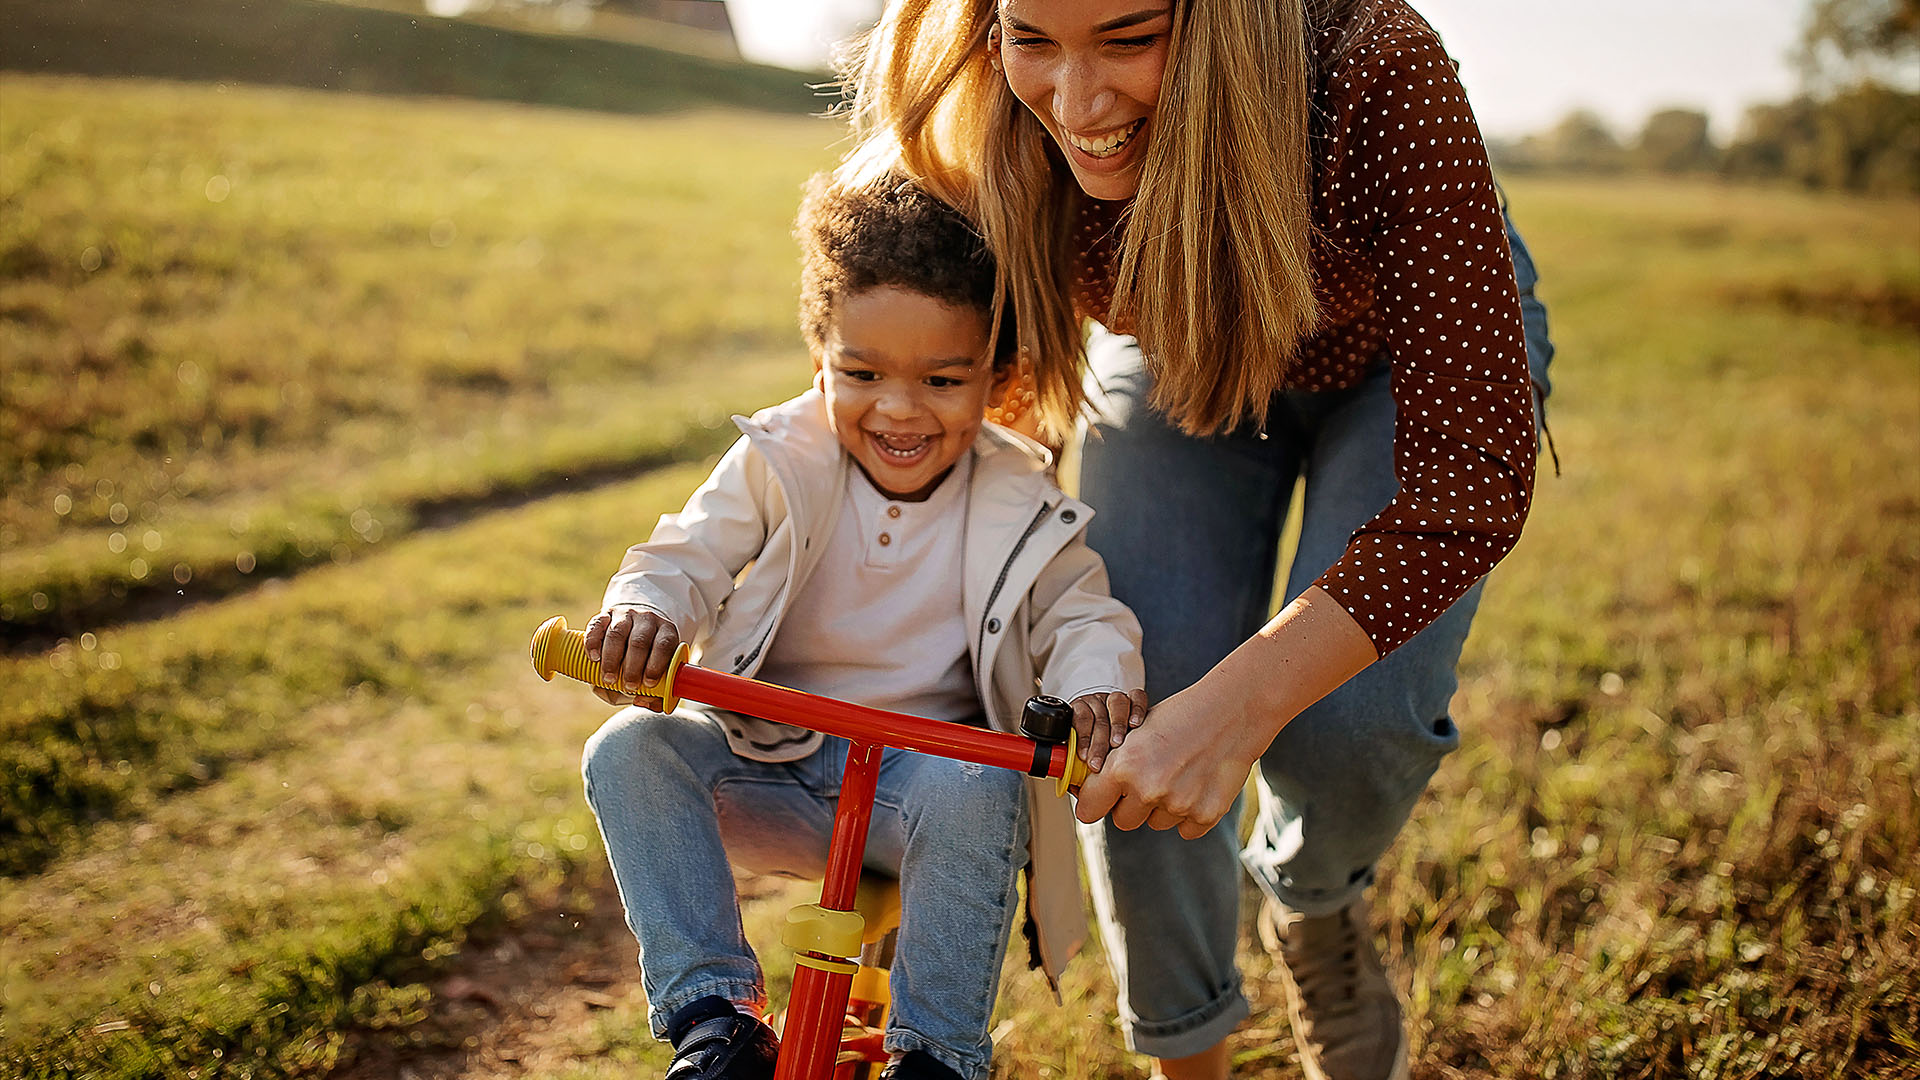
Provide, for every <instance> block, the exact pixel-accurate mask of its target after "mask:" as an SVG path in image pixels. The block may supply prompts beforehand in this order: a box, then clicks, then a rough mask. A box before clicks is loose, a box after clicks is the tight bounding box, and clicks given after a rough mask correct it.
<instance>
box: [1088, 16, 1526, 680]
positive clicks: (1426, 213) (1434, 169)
mask: <svg viewBox="0 0 1920 1080" xmlns="http://www.w3.org/2000/svg"><path fill="white" fill-rule="evenodd" d="M1324 41H1325V39H1324V38H1323V42H1324ZM1316 107H1317V108H1319V109H1320V110H1321V112H1322V115H1323V116H1324V117H1325V124H1324V126H1323V130H1322V131H1321V132H1320V133H1319V134H1318V135H1316V137H1315V140H1314V143H1313V147H1314V155H1315V161H1314V166H1315V196H1314V212H1315V222H1316V225H1317V226H1318V227H1319V230H1320V235H1319V236H1318V237H1316V238H1315V243H1314V248H1313V268H1314V275H1315V284H1316V286H1317V289H1318V295H1319V300H1320V304H1321V316H1320V323H1319V325H1318V327H1317V328H1316V330H1315V331H1314V333H1313V334H1312V336H1311V337H1309V338H1308V339H1306V340H1305V341H1303V342H1302V343H1301V346H1300V350H1299V352H1298V354H1297V355H1296V356H1295V358H1294V361H1293V367H1292V369H1291V370H1290V371H1289V372H1288V374H1287V376H1286V378H1285V380H1284V382H1283V386H1284V387H1285V388H1286V389H1289V390H1335V389H1343V388H1346V387H1350V386H1354V385H1357V384H1358V383H1360V382H1361V381H1362V380H1363V379H1364V378H1365V377H1366V376H1367V375H1368V374H1369V373H1370V372H1371V371H1372V370H1373V369H1374V368H1375V367H1376V366H1377V365H1380V364H1387V365H1390V366H1391V369H1392V393H1393V398H1394V402H1395V408H1396V414H1395V424H1394V436H1393V459H1394V472H1395V475H1396V476H1397V478H1398V480H1399V483H1400V488H1399V492H1398V494H1396V495H1395V496H1394V498H1393V501H1391V502H1389V503H1388V504H1387V506H1386V508H1385V509H1383V510H1381V511H1380V513H1379V514H1378V515H1377V516H1375V517H1374V518H1373V520H1371V521H1368V522H1367V523H1366V524H1364V525H1362V526H1361V527H1360V528H1359V529H1358V530H1357V531H1356V532H1355V533H1354V534H1353V539H1352V541H1351V542H1349V544H1348V545H1347V550H1346V552H1345V553H1344V554H1343V555H1342V556H1341V557H1340V559H1339V560H1338V561H1337V562H1335V563H1334V564H1333V566H1332V567H1330V568H1328V570H1327V572H1326V573H1325V574H1323V575H1321V576H1320V579H1319V580H1318V581H1317V582H1315V584H1317V585H1319V586H1320V587H1321V588H1323V589H1325V590H1326V591H1327V592H1328V593H1329V594H1331V595H1332V596H1333V597H1334V598H1335V599H1336V600H1337V601H1339V603H1340V604H1341V605H1342V606H1343V607H1345V608H1346V610H1347V612H1348V613H1349V614H1351V615H1352V616H1353V618H1354V621H1356V622H1358V623H1359V624H1360V627H1361V628H1362V629H1364V630H1365V631H1366V632H1367V635H1368V636H1369V637H1371V638H1372V639H1373V644H1374V647H1375V649H1377V650H1378V651H1379V653H1380V655H1381V656H1385V655H1386V654H1387V653H1389V652H1391V651H1393V650H1394V649H1395V648H1397V647H1399V646H1400V645H1401V644H1402V643H1403V642H1405V641H1406V640H1407V639H1408V638H1410V637H1412V636H1413V635H1414V634H1415V633H1416V632H1418V631H1419V630H1420V629H1421V628H1422V627H1425V626H1426V625H1427V624H1428V623H1430V622H1432V621H1433V620H1434V619H1435V618H1436V617H1437V616H1439V614H1440V613H1441V612H1442V611H1445V610H1446V608H1447V607H1448V605H1450V604H1452V603H1453V602H1454V601H1455V600H1457V599H1459V598H1460V596H1461V594H1463V593H1465V592H1466V591H1467V589H1468V588H1470V587H1471V586H1472V585H1473V583H1474V582H1476V581H1478V580H1480V578H1481V577H1482V576H1484V575H1485V574H1486V572H1487V571H1488V570H1490V569H1492V568H1493V565H1494V564H1495V563H1496V562H1499V561H1500V559H1501V558H1502V557H1503V556H1505V555H1506V553H1507V552H1508V551H1509V550H1511V549H1512V547H1513V545H1514V542H1515V541H1516V540H1517V539H1518V538H1519V535H1520V526H1521V523H1522V522H1523V521H1525V520H1526V516H1527V508H1528V504H1529V502H1530V500H1531V498H1532V491H1533V459H1534V453H1535V443H1534V429H1533V391H1532V386H1531V383H1530V382H1529V380H1528V376H1527V357H1526V347H1525V344H1524V339H1523V338H1522V336H1521V331H1520V307H1519V297H1518V294H1517V290H1516V288H1515V285H1514V280H1513V263H1512V257H1511V255H1510V254H1509V253H1508V249H1507V239H1506V232H1505V230H1504V228H1503V226H1502V223H1501V216H1500V209H1499V204H1498V199H1497V196H1496V194H1495V191H1494V187H1493V177H1492V174H1491V173H1490V172H1489V171H1488V168H1487V157H1486V149H1485V147H1484V146H1483V145H1482V143H1481V140H1480V130H1479V127H1478V125H1477V124H1475V122H1474V119H1473V113H1472V111H1471V110H1470V109H1469V108H1468V106H1467V99H1466V94H1465V92H1464V91H1463V90H1462V89H1461V87H1460V82H1459V79H1458V78H1457V77H1456V75H1455V73H1454V68H1453V64H1452V61H1451V60H1449V59H1448V57H1447V54H1446V52H1445V51H1444V50H1443V49H1442V48H1441V46H1440V41H1439V38H1438V37H1437V36H1436V35H1435V34H1434V32H1433V31H1432V29H1431V28H1429V27H1428V26H1427V24H1426V22H1425V21H1424V20H1423V19H1421V18H1420V16H1419V15H1417V14H1415V13H1414V12H1413V11H1412V10H1411V9H1410V8H1408V7H1407V6H1406V5H1405V4H1404V3H1401V2H1399V0H1388V2H1387V3H1385V4H1383V5H1382V6H1381V11H1380V13H1379V14H1378V15H1377V16H1376V17H1375V22H1374V26H1373V29H1372V31H1371V32H1370V33H1369V34H1368V35H1367V36H1365V37H1364V38H1363V39H1362V40H1361V41H1360V42H1359V43H1358V44H1357V45H1356V46H1355V47H1353V48H1352V49H1351V51H1350V52H1349V54H1348V55H1347V57H1346V58H1345V59H1343V60H1342V61H1341V62H1340V63H1339V64H1338V65H1337V66H1336V67H1335V69H1334V70H1333V72H1332V74H1331V75H1330V76H1329V79H1328V82H1327V85H1326V86H1324V87H1322V88H1321V92H1320V96H1319V98H1318V100H1317V101H1316ZM1123 210H1124V204H1121V203H1100V202H1093V201H1091V200H1089V201H1088V204H1087V206H1086V209H1085V210H1083V211H1082V213H1081V216H1080V220H1079V221H1078V222H1076V229H1075V234H1076V239H1077V241H1078V244H1077V247H1078V249H1079V251H1080V252H1081V257H1080V263H1079V265H1078V266H1076V267H1075V273H1074V275H1073V281H1074V283H1075V288H1074V301H1075V307H1076V309H1077V310H1078V311H1079V313H1080V314H1082V315H1084V316H1087V317H1090V318H1095V319H1099V320H1101V321H1102V322H1104V323H1106V324H1107V325H1108V326H1110V327H1111V328H1112V329H1114V330H1115V331H1117V332H1121V333H1126V332H1128V331H1129V329H1130V320H1129V319H1128V317H1127V315H1126V313H1124V312H1120V313H1111V312H1109V310H1108V309H1109V308H1110V307H1111V306H1112V299H1113V281H1112V276H1113V274H1112V271H1113V267H1114V266H1115V265H1116V253H1115V249H1114V243H1113V231H1114V229H1113V226H1114V225H1115V223H1116V222H1117V221H1118V219H1119V215H1120V213H1121V212H1122V211H1123Z"/></svg>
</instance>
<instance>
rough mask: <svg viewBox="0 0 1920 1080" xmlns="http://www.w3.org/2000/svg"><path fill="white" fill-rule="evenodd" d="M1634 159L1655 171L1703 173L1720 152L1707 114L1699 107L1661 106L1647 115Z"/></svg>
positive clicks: (1711, 165)
mask: <svg viewBox="0 0 1920 1080" xmlns="http://www.w3.org/2000/svg"><path fill="white" fill-rule="evenodd" d="M1633 156H1634V162H1635V163H1636V164H1637V165H1639V166H1640V167H1641V168H1643V169H1651V170H1653V171H1654V172H1663V173H1684V172H1703V171H1705V170H1708V169H1711V168H1713V167H1714V165H1715V164H1716V162H1717V159H1718V158H1719V152H1718V150H1717V149H1716V148H1715V147H1714V145H1713V140H1712V138H1711V137H1710V136H1709V134H1708V130H1707V114H1706V113H1703V112H1701V111H1700V110H1698V109H1661V110H1660V111H1658V112H1656V113H1654V114H1653V115H1651V116H1649V117H1647V122H1646V125H1645V126H1644V127H1642V128H1641V129H1640V137H1639V139H1638V140H1637V141H1636V143H1635V144H1634V155H1633Z"/></svg>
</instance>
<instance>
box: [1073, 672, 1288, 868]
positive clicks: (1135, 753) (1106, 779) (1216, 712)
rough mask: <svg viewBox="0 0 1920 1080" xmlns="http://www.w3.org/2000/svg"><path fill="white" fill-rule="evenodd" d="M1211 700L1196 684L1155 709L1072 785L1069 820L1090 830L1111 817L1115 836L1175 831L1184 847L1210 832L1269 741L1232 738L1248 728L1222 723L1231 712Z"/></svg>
mask: <svg viewBox="0 0 1920 1080" xmlns="http://www.w3.org/2000/svg"><path fill="white" fill-rule="evenodd" d="M1213 696H1214V695H1213V693H1212V688H1211V687H1209V686H1207V685H1206V682H1205V680H1202V681H1201V682H1200V683H1197V684H1195V685H1194V686H1192V687H1189V688H1188V689H1186V690H1184V691H1182V692H1180V693H1178V694H1175V695H1173V696H1172V697H1170V698H1168V699H1167V700H1165V701H1163V702H1161V703H1160V704H1159V705H1157V706H1155V707H1154V709H1153V711H1152V712H1150V713H1149V714H1148V715H1147V722H1146V723H1145V724H1143V725H1141V727H1140V729H1139V730H1138V731H1135V732H1133V734H1132V736H1131V737H1129V738H1128V739H1127V741H1126V743H1125V745H1123V746H1116V747H1115V748H1114V749H1113V751H1112V753H1111V754H1110V755H1109V756H1108V757H1107V759H1106V767H1105V768H1104V769H1101V770H1100V771H1098V772H1096V773H1094V774H1092V775H1090V776H1088V777H1087V779H1086V781H1085V782H1084V783H1082V784H1081V785H1080V797H1079V800H1078V801H1077V802H1076V804H1075V807H1074V813H1075V815H1076V816H1078V817H1079V819H1080V820H1081V821H1088V822H1092V821H1098V820H1100V819H1101V818H1103V817H1106V816H1108V815H1109V814H1111V815H1112V817H1113V823H1114V824H1115V825H1118V826H1119V827H1121V828H1122V829H1137V828H1139V827H1140V826H1142V825H1146V826H1148V827H1150V828H1155V829H1175V828H1177V829H1179V830H1180V835H1181V836H1184V837H1186V838H1188V839H1190V840H1191V839H1193V838H1194V837H1197V836H1200V835H1202V834H1204V833H1205V832H1206V831H1207V830H1208V829H1211V828H1213V826H1214V823H1215V822H1217V821H1219V820H1220V819H1221V818H1222V817H1223V816H1225V815H1226V812H1227V810H1228V808H1229V807H1231V806H1232V805H1233V800H1234V797H1235V796H1237V795H1239V794H1240V789H1241V788H1242V787H1243V786H1245V784H1246V782H1247V773H1248V771H1249V770H1250V769H1252V768H1253V763H1254V761H1255V760H1256V759H1257V758H1258V757H1259V756H1260V752H1261V751H1262V750H1264V749H1266V744H1267V741H1268V739H1270V738H1271V736H1268V737H1267V738H1260V737H1258V736H1257V735H1256V736H1255V737H1252V738H1245V737H1242V738H1235V737H1234V736H1233V733H1234V732H1236V731H1239V732H1246V731H1247V730H1248V728H1249V727H1251V726H1252V725H1250V724H1248V723H1246V722H1244V721H1243V720H1238V719H1235V718H1234V717H1232V716H1230V715H1229V713H1231V712H1234V711H1237V710H1233V709H1231V708H1230V707H1228V706H1227V703H1226V702H1224V701H1211V702H1210V701H1209V700H1208V699H1209V698H1210V697H1213ZM1087 764H1088V766H1089V767H1092V765H1093V762H1092V760H1091V759H1089V760H1088V763H1087Z"/></svg>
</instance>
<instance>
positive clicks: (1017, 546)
mask: <svg viewBox="0 0 1920 1080" xmlns="http://www.w3.org/2000/svg"><path fill="white" fill-rule="evenodd" d="M1052 513H1053V504H1052V503H1047V502H1043V503H1041V504H1040V512H1039V513H1037V514H1035V515H1033V520H1032V521H1029V522H1027V530H1026V531H1025V532H1023V533H1021V534H1020V539H1019V540H1016V541H1015V542H1014V545H1013V550H1012V551H1011V552H1009V553H1008V555H1007V561H1006V562H1005V563H1004V564H1002V565H1001V567H1000V576H999V577H997V578H995V579H994V582H993V589H992V591H990V592H988V593H987V602H986V603H985V604H984V605H982V607H981V609H980V637H979V640H978V642H977V643H976V644H975V646H974V650H973V655H975V656H978V657H983V658H984V657H985V656H986V655H987V623H989V622H991V621H992V619H993V603H994V601H996V600H998V599H1000V590H1001V589H1002V588H1004V587H1005V586H1006V584H1007V575H1008V574H1011V573H1013V564H1014V561H1015V560H1017V559H1019V558H1020V552H1021V551H1022V550H1023V549H1025V548H1026V546H1027V541H1028V540H1031V539H1032V538H1033V534H1034V533H1036V532H1038V531H1039V529H1040V523H1041V522H1043V521H1045V520H1047V517H1048V515H1050V514H1052ZM974 682H975V683H977V684H978V685H977V686H976V687H975V693H978V694H980V704H981V706H982V707H986V705H987V698H986V693H985V690H986V678H985V675H984V674H983V673H981V672H977V671H976V672H974Z"/></svg>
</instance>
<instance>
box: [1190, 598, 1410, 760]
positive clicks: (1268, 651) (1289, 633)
mask: <svg viewBox="0 0 1920 1080" xmlns="http://www.w3.org/2000/svg"><path fill="white" fill-rule="evenodd" d="M1377 659H1379V657H1378V655H1377V654H1376V653H1375V652H1374V650H1373V640H1372V639H1371V638H1369V637H1368V636H1367V633H1366V631H1365V630H1362V629H1361V628H1360V624H1359V623H1357V622H1355V621H1354V619H1353V616H1352V615H1349V614H1348V613H1347V610H1346V609H1345V608H1343V607H1341V606H1340V604H1339V602H1338V601H1336V600H1334V599H1333V597H1332V596H1330V595H1328V594H1327V592H1326V591H1325V590H1323V589H1321V588H1320V587H1319V586H1314V587H1312V588H1309V589H1308V590H1307V591H1306V592H1304V593H1302V594H1300V595H1299V596H1298V597H1296V598H1295V599H1294V600H1293V602H1292V603H1290V604H1288V605H1287V606H1286V607H1285V608H1284V609H1282V610H1281V612H1280V614H1278V615H1276V616H1274V617H1273V620H1272V621H1271V622H1269V623H1267V625H1266V626H1264V627H1262V628H1261V629H1260V632H1259V633H1257V634H1255V635H1254V636H1253V637H1251V638H1248V639H1247V640H1246V641H1245V642H1243V643H1241V645H1240V647H1239V648H1237V649H1235V650H1233V652H1231V653H1228V654H1227V657H1226V659H1224V660H1222V661H1220V663H1218V664H1216V665H1214V668H1213V670H1212V671H1210V672H1208V673H1207V675H1206V677H1205V678H1204V679H1202V680H1201V683H1203V684H1212V686H1210V687H1209V690H1211V689H1212V688H1213V687H1215V686H1217V687H1219V688H1221V690H1223V691H1224V692H1225V693H1227V694H1230V695H1232V697H1234V698H1237V699H1238V701H1237V702H1236V705H1237V707H1230V708H1227V709H1226V710H1225V715H1224V716H1223V719H1231V720H1232V721H1233V723H1232V728H1231V730H1230V731H1224V732H1223V735H1225V737H1227V738H1228V739H1230V740H1233V741H1235V742H1240V741H1244V742H1246V743H1248V744H1249V745H1251V746H1254V747H1255V748H1254V750H1253V756H1254V757H1258V756H1259V755H1260V753H1261V752H1262V751H1264V750H1265V749H1266V746H1267V744H1268V743H1270V742H1272V741H1273V737H1274V736H1275V735H1278V734H1279V733H1280V729H1281V728H1284V727H1286V726H1287V724H1289V723H1291V722H1292V721H1293V718H1294V717H1296V716H1298V715H1300V713H1301V712H1303V711H1304V710H1305V709H1306V708H1307V706H1309V705H1312V704H1313V703H1314V702H1316V701H1319V700H1320V699H1321V698H1323V697H1325V696H1327V695H1328V694H1330V693H1332V692H1333V691H1334V690H1336V689H1338V688H1339V687H1340V685H1341V684H1342V683H1345V682H1346V681H1347V680H1348V679H1351V678H1353V676H1355V675H1357V674H1359V673H1360V672H1361V671H1362V670H1364V669H1365V668H1366V667H1367V666H1368V665H1369V664H1372V663H1373V662H1374V661H1375V660H1377ZM1198 688H1199V687H1198V686H1197V685H1196V687H1195V689H1198Z"/></svg>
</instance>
